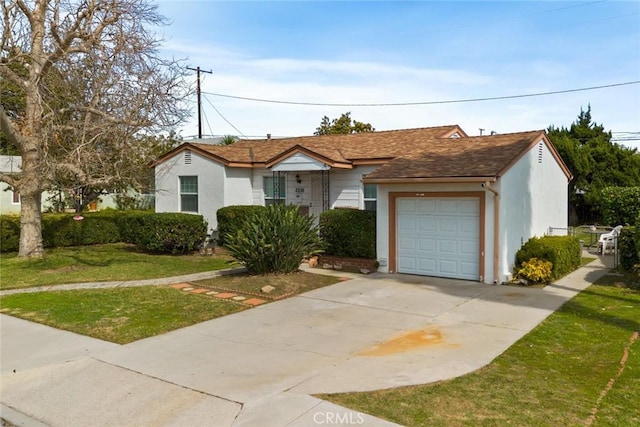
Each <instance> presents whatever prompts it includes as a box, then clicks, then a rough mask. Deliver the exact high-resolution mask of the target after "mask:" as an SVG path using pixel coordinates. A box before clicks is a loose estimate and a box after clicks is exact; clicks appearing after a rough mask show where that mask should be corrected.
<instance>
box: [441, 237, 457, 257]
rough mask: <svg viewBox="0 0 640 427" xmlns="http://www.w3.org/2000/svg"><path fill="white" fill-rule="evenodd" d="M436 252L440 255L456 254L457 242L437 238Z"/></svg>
mask: <svg viewBox="0 0 640 427" xmlns="http://www.w3.org/2000/svg"><path fill="white" fill-rule="evenodd" d="M438 252H439V253H440V254H442V255H453V256H455V255H457V254H458V242H456V241H455V240H438Z"/></svg>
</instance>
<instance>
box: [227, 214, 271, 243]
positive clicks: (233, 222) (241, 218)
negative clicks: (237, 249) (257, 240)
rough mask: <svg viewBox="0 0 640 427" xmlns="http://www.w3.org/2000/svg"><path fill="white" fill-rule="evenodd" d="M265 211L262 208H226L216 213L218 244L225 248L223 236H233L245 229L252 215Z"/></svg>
mask: <svg viewBox="0 0 640 427" xmlns="http://www.w3.org/2000/svg"><path fill="white" fill-rule="evenodd" d="M264 210H265V207H264V206H252V205H249V206H240V205H239V206H227V207H225V208H220V209H218V211H217V212H216V218H217V219H218V244H219V245H220V246H226V240H225V236H226V235H227V234H232V235H235V234H237V232H238V231H239V230H242V229H243V228H244V227H245V222H246V220H247V219H248V218H250V217H251V216H253V214H255V213H258V212H262V211H264Z"/></svg>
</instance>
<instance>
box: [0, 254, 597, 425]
mask: <svg viewBox="0 0 640 427" xmlns="http://www.w3.org/2000/svg"><path fill="white" fill-rule="evenodd" d="M603 260H604V261H606V257H603V258H601V259H600V260H598V261H595V262H593V263H591V264H589V265H587V266H585V267H582V268H580V269H578V270H577V271H575V272H573V273H571V274H569V275H568V276H566V277H564V278H563V279H561V280H559V281H558V282H557V283H554V284H552V285H550V286H547V287H545V288H544V289H528V288H520V287H510V286H491V285H484V284H479V283H475V282H466V281H457V280H445V279H437V278H428V277H418V276H406V275H385V274H373V275H369V276H362V277H359V278H357V279H353V280H350V281H346V282H341V283H338V284H336V285H332V286H328V287H325V288H321V289H316V290H314V291H311V292H308V293H305V294H302V295H298V296H295V297H292V298H289V299H286V300H281V301H278V302H274V303H270V304H265V305H261V306H258V307H256V308H253V309H251V310H246V311H243V312H240V313H236V314H233V315H230V316H226V317H223V318H220V319H215V320H211V321H208V322H203V323H200V324H198V325H194V326H191V327H187V328H183V329H180V330H176V331H173V332H170V333H167V334H164V335H161V336H157V337H153V338H148V339H145V340H141V341H137V342H134V343H131V344H127V345H123V346H120V345H116V344H111V343H105V342H103V341H100V340H96V339H92V338H87V337H82V336H79V335H76V334H73V333H69V332H64V331H59V330H56V329H53V328H49V327H46V326H43V325H39V324H35V323H30V322H26V321H23V320H19V319H14V318H11V317H8V316H0V328H1V331H0V332H1V341H0V343H1V345H2V347H1V349H0V355H1V359H0V362H1V364H0V371H1V375H2V376H1V378H0V379H1V382H2V384H1V385H0V401H1V402H2V406H1V407H0V411H1V412H0V413H1V414H2V417H4V418H6V419H8V420H10V421H13V422H14V423H16V424H18V425H51V426H101V425H104V426H107V425H109V426H113V425H118V426H126V425H131V426H140V425H145V426H147V425H150V426H183V425H184V426H234V427H237V426H253V425H261V426H310V425H322V424H330V425H353V424H357V425H367V426H387V425H393V424H391V423H388V422H386V421H383V420H380V419H377V418H374V417H371V416H368V415H364V414H360V413H357V412H353V411H350V410H347V409H345V408H342V407H339V406H336V405H333V404H330V403H328V402H324V401H322V400H319V399H317V398H314V397H312V396H311V394H315V393H326V392H342V391H358V390H373V389H380V388H388V387H396V386H401V385H410V384H422V383H428V382H432V381H438V380H442V379H447V378H453V377H456V376H459V375H463V374H465V373H468V372H471V371H474V370H476V369H478V368H480V367H482V366H484V365H486V364H488V363H490V362H491V360H493V359H494V358H495V357H496V356H498V355H500V354H501V353H502V352H504V350H506V349H507V348H508V347H509V346H510V345H512V344H513V343H514V342H515V341H516V340H518V339H519V338H520V337H522V336H523V335H525V334H526V333H528V332H529V331H530V330H531V329H532V328H534V327H535V326H536V325H538V324H539V322H540V321H542V320H543V319H544V318H546V317H547V316H548V315H549V314H551V313H552V312H553V311H555V310H556V309H558V308H559V307H560V306H561V305H562V304H564V303H565V302H566V301H567V300H569V299H570V298H572V297H573V296H575V295H576V294H577V293H578V292H579V291H581V290H583V289H585V288H586V287H587V286H589V285H590V284H591V283H592V282H593V281H595V280H596V279H597V278H599V277H600V276H602V275H604V274H606V272H607V270H608V268H607V266H606V265H605V264H604V263H603ZM341 275H343V274H341ZM179 281H183V279H182V278H180V279H179ZM20 423H23V424H20ZM38 423H40V424H38Z"/></svg>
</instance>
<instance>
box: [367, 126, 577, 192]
mask: <svg viewBox="0 0 640 427" xmlns="http://www.w3.org/2000/svg"><path fill="white" fill-rule="evenodd" d="M540 140H543V141H545V144H547V146H548V147H549V148H550V150H551V151H552V153H555V154H554V158H555V159H556V161H557V162H558V164H559V166H560V167H561V168H562V170H563V172H564V173H565V175H566V176H567V179H570V178H571V174H570V172H569V170H568V169H567V167H566V165H565V164H564V162H562V159H561V158H560V156H559V155H557V151H556V150H555V148H554V147H553V144H551V142H550V141H549V139H548V138H547V136H546V134H545V132H544V131H532V132H519V133H510V134H499V135H490V136H478V137H470V138H465V139H463V140H457V141H455V142H454V143H451V142H450V143H447V142H446V141H443V140H434V141H432V143H431V144H429V146H428V147H426V149H425V150H424V151H419V150H416V151H413V152H408V153H406V154H405V155H403V156H400V157H397V158H395V159H393V160H391V161H389V162H387V163H385V164H384V165H382V166H381V167H379V168H378V169H376V170H375V171H373V172H371V173H370V174H368V175H367V176H366V177H365V178H364V181H365V182H369V183H383V182H403V181H415V180H430V179H443V178H447V179H452V180H458V179H468V180H484V179H489V178H491V179H496V178H498V177H500V176H502V175H503V174H504V173H505V172H506V171H507V170H509V169H510V168H511V167H512V166H513V165H514V164H515V163H517V162H518V160H520V158H522V156H524V155H525V153H527V152H528V151H529V150H530V149H531V148H532V147H534V146H535V145H536V144H537V143H538V142H539V141H540Z"/></svg>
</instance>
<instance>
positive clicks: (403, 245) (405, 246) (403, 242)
mask: <svg viewBox="0 0 640 427" xmlns="http://www.w3.org/2000/svg"><path fill="white" fill-rule="evenodd" d="M416 243H418V242H417V241H416V239H410V238H399V239H398V249H399V250H403V251H413V250H415V249H416Z"/></svg>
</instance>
